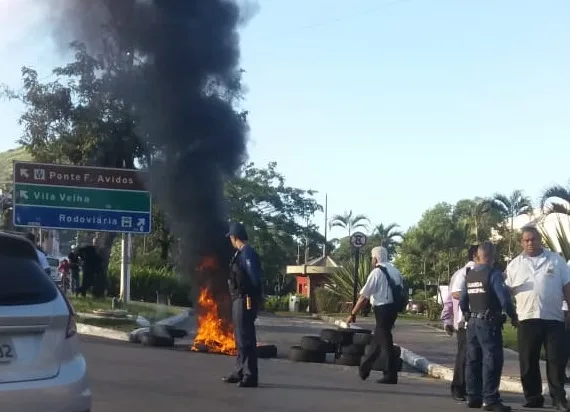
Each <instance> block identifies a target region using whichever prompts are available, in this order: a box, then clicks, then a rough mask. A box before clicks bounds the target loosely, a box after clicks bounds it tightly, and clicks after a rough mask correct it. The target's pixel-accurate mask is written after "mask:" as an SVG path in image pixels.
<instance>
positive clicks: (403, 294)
mask: <svg viewBox="0 0 570 412" xmlns="http://www.w3.org/2000/svg"><path fill="white" fill-rule="evenodd" d="M378 268H379V269H380V270H381V271H382V273H384V275H385V276H386V280H387V281H388V285H389V286H390V290H391V291H392V297H393V298H394V304H395V305H396V310H397V311H398V312H405V311H406V308H407V307H408V301H409V294H408V288H406V286H405V285H404V280H403V279H402V284H401V285H396V283H395V282H394V280H393V279H392V277H391V276H390V275H389V274H388V270H387V269H386V268H385V267H384V266H378Z"/></svg>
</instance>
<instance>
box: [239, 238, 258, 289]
mask: <svg viewBox="0 0 570 412" xmlns="http://www.w3.org/2000/svg"><path fill="white" fill-rule="evenodd" d="M242 263H243V269H244V270H245V272H246V273H247V275H248V276H249V279H250V280H251V283H252V284H253V286H255V287H257V288H259V287H260V286H261V261H260V259H259V256H257V253H255V251H254V250H253V249H251V248H249V247H248V248H245V250H244V253H243V254H242Z"/></svg>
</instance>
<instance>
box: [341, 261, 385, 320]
mask: <svg viewBox="0 0 570 412" xmlns="http://www.w3.org/2000/svg"><path fill="white" fill-rule="evenodd" d="M377 270H379V269H373V270H372V272H370V274H369V275H368V278H367V279H366V283H365V284H364V286H362V289H360V296H359V297H358V300H357V301H356V305H354V307H353V308H352V311H351V312H350V316H349V317H348V319H347V323H351V322H354V319H355V318H356V314H357V313H358V312H359V311H360V310H361V309H362V308H363V307H364V305H366V302H368V301H369V300H370V297H371V296H372V295H373V294H374V291H375V290H376V289H377V287H378V286H377V276H376V273H375V271H377Z"/></svg>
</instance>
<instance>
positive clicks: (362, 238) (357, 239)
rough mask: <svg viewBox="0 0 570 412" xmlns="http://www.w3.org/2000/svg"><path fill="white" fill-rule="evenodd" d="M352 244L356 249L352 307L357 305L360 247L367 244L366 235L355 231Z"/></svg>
mask: <svg viewBox="0 0 570 412" xmlns="http://www.w3.org/2000/svg"><path fill="white" fill-rule="evenodd" d="M350 244H351V245H352V248H353V250H354V275H353V280H352V307H354V305H356V300H357V297H358V267H359V265H360V248H362V247H363V246H365V245H366V235H365V234H364V233H362V232H355V233H353V234H352V235H351V236H350Z"/></svg>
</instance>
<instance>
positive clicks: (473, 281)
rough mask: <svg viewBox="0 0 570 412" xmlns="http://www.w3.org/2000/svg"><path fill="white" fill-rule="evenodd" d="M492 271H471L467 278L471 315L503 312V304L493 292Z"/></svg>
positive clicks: (485, 269)
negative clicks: (491, 283) (490, 280)
mask: <svg viewBox="0 0 570 412" xmlns="http://www.w3.org/2000/svg"><path fill="white" fill-rule="evenodd" d="M491 273H492V269H490V268H482V269H477V270H475V269H471V270H470V271H469V272H468V273H467V276H466V277H465V283H466V284H467V294H468V295H469V308H470V310H471V313H485V312H487V311H488V310H489V311H491V312H501V303H500V302H499V299H498V298H497V296H496V295H495V292H494V291H493V289H492V287H491V285H490V282H489V279H490V277H491Z"/></svg>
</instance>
